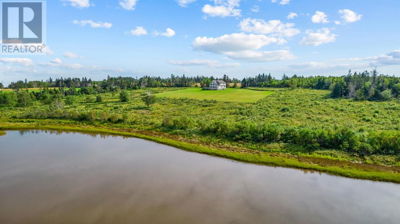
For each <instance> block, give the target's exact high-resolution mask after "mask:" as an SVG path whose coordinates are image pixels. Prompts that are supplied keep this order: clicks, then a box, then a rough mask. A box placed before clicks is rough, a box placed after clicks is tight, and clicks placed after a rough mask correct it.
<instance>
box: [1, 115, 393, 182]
mask: <svg viewBox="0 0 400 224" xmlns="http://www.w3.org/2000/svg"><path fill="white" fill-rule="evenodd" d="M30 122H31V123H23V122H6V121H3V122H0V136H1V135H2V133H4V131H13V130H49V131H70V132H78V133H87V134H106V135H114V136H122V137H134V138H140V139H145V140H149V141H153V142H156V143H160V144H164V145H168V146H172V147H175V148H178V149H181V150H185V151H190V152H196V153H202V154H207V155H211V156H218V157H222V158H227V159H232V160H235V161H240V162H246V163H252V164H259V165H267V166H274V167H287V168H294V169H302V170H308V171H316V172H322V173H327V174H331V175H336V176H342V177H347V178H354V179H364V180H372V181H384V182H392V183H400V173H399V172H395V171H394V170H393V172H390V171H382V170H378V169H375V170H365V169H360V168H359V167H357V166H356V165H357V164H356V163H354V164H353V165H351V163H349V162H341V161H335V164H338V165H330V164H328V163H327V164H325V165H321V164H316V163H312V162H306V161H307V159H305V158H306V157H303V156H292V155H289V154H287V155H286V154H284V153H281V154H276V153H267V152H259V151H254V152H251V150H250V149H249V150H246V151H230V150H227V149H223V148H219V147H210V146H206V145H202V144H194V143H190V142H186V141H183V140H181V139H180V140H177V139H173V138H168V137H167V136H165V133H162V132H160V133H159V135H156V134H157V132H154V134H155V135H150V134H143V133H140V131H138V130H132V129H130V130H126V129H122V128H112V127H98V126H93V125H83V124H81V125H75V124H73V125H71V124H68V125H63V124H61V123H60V124H43V123H42V122H43V121H42V122H40V121H32V120H30ZM285 155H286V156H285ZM331 161H334V160H331ZM339 165H342V166H339Z"/></svg>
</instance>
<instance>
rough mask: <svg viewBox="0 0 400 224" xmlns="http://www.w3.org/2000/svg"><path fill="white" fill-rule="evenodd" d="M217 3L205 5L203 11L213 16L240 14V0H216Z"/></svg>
mask: <svg viewBox="0 0 400 224" xmlns="http://www.w3.org/2000/svg"><path fill="white" fill-rule="evenodd" d="M214 4H215V5H210V4H206V5H204V6H203V9H202V11H203V13H204V14H206V15H208V16H211V17H228V16H240V13H241V10H240V9H238V7H239V5H240V0H214Z"/></svg>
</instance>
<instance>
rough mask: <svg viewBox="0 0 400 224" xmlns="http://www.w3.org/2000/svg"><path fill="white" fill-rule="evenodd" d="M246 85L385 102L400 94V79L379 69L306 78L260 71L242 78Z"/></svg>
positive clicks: (244, 85) (244, 86)
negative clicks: (316, 92) (323, 92)
mask: <svg viewBox="0 0 400 224" xmlns="http://www.w3.org/2000/svg"><path fill="white" fill-rule="evenodd" d="M242 87H243V88H246V87H273V88H308V89H321V90H331V94H330V96H331V97H332V98H349V99H355V100H370V101H383V100H390V99H392V98H399V97H400V78H399V77H395V76H388V75H383V74H378V72H377V71H376V70H374V71H372V72H369V71H364V72H361V73H357V72H354V73H352V72H351V71H349V73H348V74H347V75H345V76H338V77H336V76H329V77H325V76H312V77H302V76H297V75H294V76H292V77H288V76H286V75H284V76H283V77H282V79H276V78H273V77H272V75H271V74H268V75H266V74H259V75H257V76H255V77H249V78H245V79H243V80H242Z"/></svg>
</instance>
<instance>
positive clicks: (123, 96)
mask: <svg viewBox="0 0 400 224" xmlns="http://www.w3.org/2000/svg"><path fill="white" fill-rule="evenodd" d="M119 99H120V101H121V102H129V93H128V92H127V91H125V90H124V91H121V92H120V93H119Z"/></svg>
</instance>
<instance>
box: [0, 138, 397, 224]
mask: <svg viewBox="0 0 400 224" xmlns="http://www.w3.org/2000/svg"><path fill="white" fill-rule="evenodd" d="M399 220H400V185H397V184H392V183H383V182H373V181H365V180H356V179H349V178H342V177H336V176H331V175H327V174H320V173H312V172H304V171H302V170H296V169H287V168H274V167H268V166H260V165H253V164H246V163H241V162H236V161H231V160H227V159H223V158H217V157H212V156H208V155H202V154H198V153H191V152H186V151H182V150H179V149H176V148H173V147H169V146H165V145H160V144H157V143H153V142H149V141H145V140H141V139H135V138H122V137H113V136H95V135H86V134H79V133H52V132H44V131H24V132H22V131H21V132H18V131H9V132H7V135H5V136H1V137H0V223H41V224H45V223H51V224H53V223H96V224H97V223H173V224H177V223H185V224H187V223H210V224H211V223H212V224H215V223H251V224H255V223H271V224H280V223H288V224H296V223H298V224H313V223H318V224H319V223H324V224H329V223H352V224H355V223H362V224H366V223H374V224H375V223H385V224H390V223H396V224H398V223H399Z"/></svg>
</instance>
